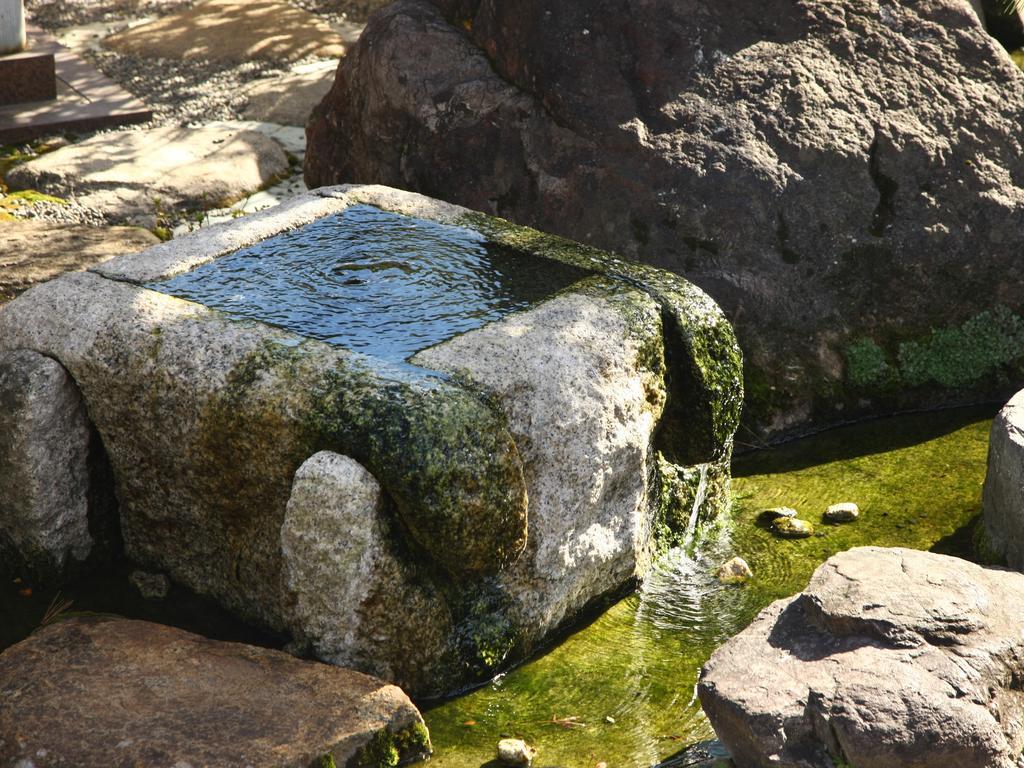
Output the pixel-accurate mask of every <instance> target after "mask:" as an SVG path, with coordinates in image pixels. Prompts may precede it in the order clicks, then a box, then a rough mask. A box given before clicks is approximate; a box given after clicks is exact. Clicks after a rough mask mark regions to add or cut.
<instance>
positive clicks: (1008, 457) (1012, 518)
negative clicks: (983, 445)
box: [982, 391, 1024, 571]
mask: <svg viewBox="0 0 1024 768" xmlns="http://www.w3.org/2000/svg"><path fill="white" fill-rule="evenodd" d="M982 510H983V519H984V522H985V530H986V533H987V537H986V544H987V545H988V548H989V549H990V550H991V554H992V555H994V556H996V557H998V558H1001V559H1003V560H1004V561H1005V562H1007V563H1008V564H1009V565H1010V567H1012V568H1016V569H1017V570H1018V571H1021V570H1024V391H1021V392H1018V393H1017V394H1016V395H1014V396H1013V398H1012V399H1011V400H1010V402H1008V403H1007V404H1006V406H1005V407H1004V408H1003V409H1002V410H1001V411H1000V412H999V414H998V415H997V416H996V417H995V419H993V421H992V429H991V431H990V432H989V444H988V472H987V473H986V475H985V488H984V492H983V494H982Z"/></svg>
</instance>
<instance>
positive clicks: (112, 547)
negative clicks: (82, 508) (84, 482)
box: [87, 423, 124, 563]
mask: <svg viewBox="0 0 1024 768" xmlns="http://www.w3.org/2000/svg"><path fill="white" fill-rule="evenodd" d="M87 461H88V468H89V490H88V494H87V500H88V501H87V504H88V507H87V508H88V520H89V535H90V536H91V537H92V540H93V542H94V544H93V552H92V555H91V556H90V559H94V560H95V561H96V562H99V563H110V562H113V561H114V560H115V559H117V558H119V557H121V556H122V555H123V553H124V541H123V540H122V538H121V516H120V509H119V508H118V502H117V493H116V490H115V483H114V468H113V467H112V466H111V464H110V457H109V456H108V455H107V449H106V447H105V446H104V445H103V439H102V438H101V437H100V433H99V431H98V430H97V429H96V427H95V426H94V425H93V424H92V423H90V425H89V452H88V459H87Z"/></svg>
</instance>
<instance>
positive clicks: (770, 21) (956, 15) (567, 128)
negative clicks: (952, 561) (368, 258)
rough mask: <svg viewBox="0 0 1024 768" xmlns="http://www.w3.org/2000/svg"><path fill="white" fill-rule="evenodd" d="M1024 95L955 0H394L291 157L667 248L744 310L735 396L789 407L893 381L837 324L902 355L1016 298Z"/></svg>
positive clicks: (676, 261) (317, 171)
mask: <svg viewBox="0 0 1024 768" xmlns="http://www.w3.org/2000/svg"><path fill="white" fill-rule="evenodd" d="M435 6H440V7H442V8H443V12H444V13H446V14H447V18H446V17H445V16H444V15H443V14H442V11H439V10H438V7H435ZM1022 111H1024V80H1022V78H1021V76H1020V72H1019V71H1018V70H1017V69H1016V67H1015V66H1014V65H1013V63H1012V62H1011V60H1010V59H1009V57H1008V56H1007V55H1006V53H1005V52H1004V51H1003V50H1002V49H1001V48H1000V47H999V46H998V45H997V43H996V42H995V41H994V40H993V39H992V38H991V37H990V36H989V35H987V34H986V33H985V31H984V30H983V29H982V28H981V26H980V25H979V23H978V19H977V17H976V16H975V14H974V12H973V11H972V10H971V8H970V6H969V5H968V4H967V3H966V2H962V1H961V0H923V1H922V2H914V3H895V4H892V3H879V2H876V0H853V1H852V2H844V3H840V4H836V3H834V2H825V1H824V0H810V1H808V2H800V3H793V2H790V1H789V0H769V2H766V3H765V2H762V3H751V2H738V1H736V0H732V1H730V2H719V3H679V2H676V1H675V0H652V1H651V2H644V3H635V2H627V0H582V1H580V2H571V3H569V2H567V3H551V2H539V1H538V0H523V2H501V1H500V0H435V2H434V3H431V2H428V0H399V2H396V3H393V4H392V5H391V6H389V7H388V8H385V9H383V10H381V11H380V12H378V13H377V14H375V15H374V17H372V18H371V20H370V22H369V24H368V25H367V28H366V31H365V32H364V34H363V36H362V37H361V38H360V41H359V43H358V44H357V45H356V46H355V47H354V49H353V50H352V51H351V52H350V53H349V55H348V56H347V57H346V59H345V61H344V62H343V64H342V67H341V69H340V71H339V74H338V78H337V81H336V83H335V87H334V89H333V90H332V91H331V93H330V94H329V95H328V96H327V98H326V99H325V100H324V102H323V103H322V104H321V105H320V107H319V108H318V109H317V111H316V112H315V113H314V115H313V118H312V119H311V121H310V123H309V126H308V131H307V133H308V138H309V144H308V151H307V154H306V179H307V182H308V183H309V185H310V186H317V185H321V184H328V183H335V182H341V181H344V182H373V183H382V184H389V185H392V186H397V187H402V188H406V189H412V190H416V191H420V192H425V193H427V194H430V195H432V196H435V197H440V198H443V199H445V200H449V201H451V202H455V203H459V204H461V205H465V206H468V207H471V208H476V209H479V210H482V211H486V212H488V213H496V214H497V215H500V216H503V217H505V218H508V219H511V220H513V221H515V222H517V223H520V224H528V225H531V226H534V227H537V228H538V229H541V230H544V231H550V232H555V233H557V234H561V235H565V236H567V237H570V238H572V239H574V240H577V241H581V242H585V243H588V244H590V245H595V246H598V247H601V248H605V249H608V250H614V251H617V252H619V253H621V254H623V255H625V256H628V257H631V258H637V259H640V260H642V261H645V262H648V263H651V264H655V265H657V266H662V267H667V268H670V269H672V270H674V271H676V272H679V273H681V274H684V275H685V276H686V277H687V278H689V279H690V280H692V281H693V282H695V283H696V284H697V285H699V286H700V287H701V288H703V289H705V290H706V291H708V292H709V293H710V294H711V295H712V296H713V297H714V298H715V299H716V300H717V301H718V302H719V304H721V305H722V307H723V309H725V311H726V314H727V315H728V316H729V318H730V319H731V320H732V321H733V323H734V324H735V326H736V330H737V334H738V336H739V337H740V343H741V346H742V347H743V349H744V350H745V351H746V352H747V360H746V364H747V368H748V375H749V380H750V381H751V382H752V383H754V384H755V385H756V386H752V387H750V388H749V390H748V393H749V395H750V397H749V398H748V408H747V410H746V413H745V416H746V417H747V418H748V419H750V420H752V421H754V422H756V423H757V424H759V425H760V426H761V427H762V429H763V430H764V431H769V432H782V431H786V430H792V429H795V428H797V427H798V426H799V425H800V424H802V423H807V422H823V421H829V420H835V419H836V418H837V417H838V416H839V415H840V411H839V410H838V408H839V406H845V407H844V408H843V410H842V411H841V415H842V417H843V418H848V417H849V416H850V413H851V409H862V410H865V411H868V410H881V409H884V408H890V407H893V406H894V405H896V404H897V403H896V402H894V401H898V400H899V397H898V395H897V394H895V393H893V392H892V389H887V388H886V387H885V386H884V385H885V384H886V383H887V382H888V379H886V377H885V376H883V375H878V376H877V377H872V376H870V375H867V376H865V375H857V376H854V375H852V374H850V373H849V372H847V373H846V374H845V375H847V376H848V379H847V381H846V382H843V381H841V379H842V377H843V376H844V365H843V362H844V359H845V358H846V354H847V351H848V349H849V348H850V345H851V344H853V343H854V342H858V341H859V342H861V343H865V340H868V339H870V340H872V341H873V342H875V343H877V344H879V345H880V346H881V347H882V349H883V350H884V352H885V353H886V354H887V355H888V359H889V361H890V364H894V363H895V362H896V361H897V356H896V355H897V352H898V346H899V342H900V340H903V339H908V338H914V337H918V338H924V337H927V336H928V334H930V333H931V329H932V328H933V327H934V328H943V327H947V326H950V325H953V324H955V325H960V324H962V323H963V322H965V321H966V320H967V319H969V318H973V317H975V316H976V315H978V314H979V313H981V312H982V311H984V310H987V309H989V308H991V306H992V305H993V304H994V303H996V302H997V301H999V302H1003V303H1005V304H1007V305H1008V306H1009V307H1010V308H1011V309H1015V310H1017V309H1019V308H1020V307H1021V306H1022V305H1024V274H1022V271H1021V266H1020V263H1019V259H1018V258H1017V255H1016V254H1017V253H1018V252H1019V251H1020V249H1021V247H1022V246H1024V230H1022V229H1021V228H1020V227H1019V226H1018V224H1017V222H1018V220H1019V219H1020V217H1021V215H1022V213H1024V192H1022V189H1021V186H1020V182H1019V179H1020V178H1022V177H1024V145H1022V144H1021V142H1020V140H1019V124H1020V114H1021V112H1022ZM854 349H857V347H854ZM883 370H884V369H883ZM860 373H863V372H860ZM984 373H985V370H984V369H983V368H982V367H979V370H978V371H977V374H978V375H977V377H976V378H975V379H974V380H972V381H970V382H968V384H969V386H966V387H965V388H970V386H974V387H976V388H978V389H980V388H982V387H983V386H984V383H985V382H983V381H982V374H984ZM908 386H909V385H908ZM915 386H916V385H915ZM927 386H928V387H930V388H931V389H930V390H929V393H928V394H929V396H934V397H935V398H936V399H942V398H946V399H951V398H960V397H962V394H963V392H962V391H954V390H955V389H957V387H953V386H950V385H945V384H944V383H943V382H942V381H929V382H928V383H927ZM943 386H948V388H947V389H945V390H942V389H941V387H943ZM851 389H852V390H853V394H855V395H857V396H859V395H861V394H864V395H868V396H871V397H876V398H877V399H875V400H870V399H866V400H865V402H864V403H860V402H859V397H848V395H849V394H850V390H851ZM921 397H922V394H921V393H920V392H917V393H913V394H910V395H908V396H907V397H906V400H907V401H911V402H913V401H914V399H915V398H921ZM884 398H890V399H889V400H886V399H884Z"/></svg>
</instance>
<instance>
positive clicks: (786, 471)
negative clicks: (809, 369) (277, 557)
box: [0, 407, 995, 768]
mask: <svg viewBox="0 0 1024 768" xmlns="http://www.w3.org/2000/svg"><path fill="white" fill-rule="evenodd" d="M994 411H995V408H994V407H985V408H976V409H965V410H957V411H947V412H942V413H928V414H918V415H912V416H902V417H898V418H892V419H884V420H880V421H874V422H867V423H863V424H859V425H855V426H851V427H845V428H842V429H837V430H833V431H831V432H827V433H823V434H821V435H818V436H815V437H811V438H807V439H804V440H800V441H797V442H794V443H791V444H789V445H787V446H783V447H781V448H776V449H773V450H769V451H761V452H757V453H754V454H748V455H746V456H741V457H739V458H738V459H737V460H736V461H735V463H734V473H735V479H734V481H733V492H734V495H735V506H734V512H733V516H732V520H733V522H732V524H731V525H730V526H729V527H726V528H723V530H722V533H721V535H718V536H713V537H712V538H711V540H710V541H705V542H704V543H703V544H702V547H701V548H700V549H699V550H698V552H697V553H696V554H694V555H693V556H687V555H686V554H685V553H683V552H679V551H675V552H672V553H670V554H669V556H668V557H666V558H665V559H664V561H663V562H662V563H661V565H660V567H659V568H658V570H657V571H656V573H655V574H654V575H653V576H652V577H651V578H650V579H649V580H648V582H647V583H646V584H645V585H644V587H643V589H642V590H641V591H640V592H639V594H637V595H635V596H633V597H630V598H628V599H626V600H623V601H621V602H619V603H618V604H616V605H615V606H613V607H612V608H611V609H610V610H608V611H607V612H605V613H604V614H603V615H602V616H601V617H599V618H598V619H597V620H596V621H594V622H593V623H591V624H590V625H589V626H587V627H585V628H583V629H580V630H579V631H577V632H575V633H574V634H573V635H571V636H570V637H568V638H567V639H566V640H564V641H563V642H562V643H561V644H559V645H558V646H557V647H555V648H553V649H552V650H550V651H549V652H547V653H546V654H544V655H542V656H540V657H538V658H535V659H533V660H531V661H530V662H528V663H527V664H525V665H523V666H521V667H519V668H518V669H516V670H513V671H512V672H510V673H508V674H506V675H504V676H503V677H501V678H500V679H498V680H496V681H494V682H493V683H491V684H489V685H487V686H485V687H483V688H481V689H479V690H477V691H475V692H473V693H471V694H469V695H466V696H463V697H460V698H458V699H454V700H452V701H449V702H446V703H443V704H440V705H438V706H435V707H434V708H432V709H430V710H429V711H427V712H426V713H425V716H426V719H427V723H428V725H429V726H430V729H431V733H432V736H433V740H434V746H435V748H436V756H435V757H434V759H433V760H432V761H431V763H430V764H431V765H433V766H445V767H446V768H452V767H454V768H470V767H471V768H478V766H481V765H483V764H486V763H487V762H488V761H489V760H490V759H491V758H492V756H493V754H494V747H495V744H496V743H497V741H498V739H499V738H500V737H501V736H502V735H506V734H507V735H516V736H522V737H525V738H526V739H527V740H529V741H530V742H531V743H533V744H535V745H536V746H537V747H538V748H539V753H540V754H539V756H538V760H537V762H536V763H535V765H537V766H540V767H543V766H555V765H557V766H562V767H563V768H594V766H595V765H596V764H597V763H599V762H605V763H607V764H608V766H611V767H612V768H632V767H636V768H640V767H641V766H643V767H644V768H646V766H650V765H652V764H654V763H657V762H658V761H659V760H666V759H668V760H669V762H668V763H666V766H668V765H673V766H682V765H686V764H689V762H690V761H689V759H678V760H671V756H673V755H676V754H678V753H680V751H681V750H682V749H683V748H684V747H686V746H687V745H690V744H693V743H694V742H697V741H700V740H702V739H706V738H709V737H711V736H712V732H711V729H710V727H709V726H708V723H707V721H706V720H705V719H704V717H703V715H702V714H701V712H700V707H699V705H698V704H697V702H696V700H695V697H694V686H695V683H696V680H697V673H698V670H699V669H700V666H701V664H702V663H703V662H704V661H705V660H706V659H707V657H708V656H709V655H710V654H711V652H712V650H714V648H715V647H716V646H718V645H719V644H721V643H722V642H724V641H725V640H726V639H727V638H728V637H730V636H731V635H733V634H735V633H736V632H738V631H739V630H741V629H742V628H743V627H745V626H746V625H747V624H748V623H749V622H750V620H751V619H752V618H753V617H754V616H755V615H756V613H757V612H758V611H759V610H760V609H761V608H763V607H764V606H766V605H767V604H768V603H770V602H771V601H772V600H775V599H777V598H780V597H786V596H788V595H791V594H793V593H795V592H797V591H799V590H800V589H802V588H803V587H804V586H805V585H806V583H807V581H808V579H809V578H810V575H811V573H812V571H813V570H814V568H816V567H817V566H818V565H819V564H820V563H821V562H822V561H824V560H825V559H826V558H827V557H829V556H830V555H832V554H833V553H835V552H838V551H841V550H844V549H848V548H850V547H853V546H860V545H866V544H877V545H880V546H906V547H915V548H919V549H931V550H934V551H940V552H944V553H947V554H958V555H961V556H969V554H970V552H969V539H970V531H971V527H972V526H973V525H974V523H975V522H976V520H977V515H978V513H979V510H980V504H981V484H982V481H983V480H984V475H985V457H986V452H987V446H988V429H989V425H990V422H991V416H992V415H993V413H994ZM847 500H850V501H856V502H858V503H859V504H860V507H861V511H862V517H861V519H860V520H859V521H857V522H856V523H852V524H849V525H843V526H825V525H820V524H818V523H819V521H820V516H821V513H822V512H823V511H824V510H825V507H826V506H828V505H829V504H831V503H833V502H837V501H847ZM783 505H788V506H794V507H796V508H797V509H798V510H799V511H800V513H801V515H802V516H804V517H805V518H807V519H810V520H811V521H812V522H814V523H815V524H817V528H818V533H819V535H818V536H815V537H812V538H810V539H803V540H799V541H788V540H780V539H776V538H774V537H773V536H772V535H771V534H770V533H769V532H768V531H767V530H766V529H764V528H763V527H759V526H758V525H757V524H756V522H755V521H756V518H757V511H758V510H761V509H764V508H765V507H775V506H783ZM734 554H737V555H740V556H742V557H744V558H745V559H746V560H747V561H748V562H749V563H750V565H751V567H752V568H753V570H754V574H755V576H754V579H753V580H752V581H751V582H750V583H748V584H746V585H743V586H724V585H722V584H719V583H718V581H717V580H716V579H715V577H714V572H715V570H716V569H717V567H718V566H719V565H720V564H721V563H722V562H724V561H725V560H727V559H729V558H730V557H732V556H733V555H734ZM27 586H29V585H26V584H10V583H8V584H3V585H0V617H2V619H3V620H0V648H3V647H5V646H6V645H9V644H11V643H13V642H16V641H17V640H19V639H21V638H22V637H25V636H26V635H27V634H28V633H29V632H31V631H32V629H33V628H34V627H36V626H38V623H39V621H40V618H41V616H42V615H43V613H44V612H45V610H46V608H47V606H48V604H49V602H50V600H51V599H52V593H50V592H46V591H36V592H33V593H32V594H31V595H30V596H23V595H22V594H21V591H22V590H24V589H25V588H26V587H27ZM66 597H69V598H72V599H73V600H74V601H75V603H74V609H78V610H99V611H110V612H117V613H121V614H122V615H128V616H131V617H135V618H145V619H149V620H153V621H162V622H164V623H169V624H174V625H177V626H183V627H185V628H186V629H192V630H193V631H198V632H200V633H204V634H208V635H211V636H214V637H218V638H221V639H231V640H241V641H247V642H254V643H259V644H264V643H271V644H272V643H273V642H274V638H270V637H267V636H266V635H260V634H259V633H256V632H255V631H253V630H249V629H247V628H245V627H244V626H242V625H240V624H238V622H234V621H232V620H231V619H230V618H229V617H226V616H224V615H223V613H222V612H221V611H220V610H219V609H218V608H216V607H215V606H213V605H212V604H210V603H206V602H205V601H203V600H202V599H201V598H197V597H195V596H191V595H188V594H187V593H185V592H184V590H181V589H179V588H174V589H173V590H172V593H171V595H170V597H168V598H167V600H166V601H163V602H151V601H143V600H142V599H141V598H139V597H138V596H137V595H133V594H132V593H131V591H130V589H129V588H128V587H127V575H126V571H122V572H119V573H114V574H105V575H103V576H101V577H97V578H94V579H91V580H88V581H85V582H82V583H79V584H76V585H75V586H74V587H73V588H71V589H69V590H66Z"/></svg>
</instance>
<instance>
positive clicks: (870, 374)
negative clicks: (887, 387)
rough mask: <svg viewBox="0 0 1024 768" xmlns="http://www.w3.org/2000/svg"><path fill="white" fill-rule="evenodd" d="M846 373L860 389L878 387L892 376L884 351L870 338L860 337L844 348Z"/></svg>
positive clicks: (851, 381)
mask: <svg viewBox="0 0 1024 768" xmlns="http://www.w3.org/2000/svg"><path fill="white" fill-rule="evenodd" d="M845 357H846V375H847V376H848V377H849V379H850V383H851V384H853V385H854V386H855V387H858V388H860V389H869V388H871V387H879V386H882V385H884V384H886V383H887V382H889V381H891V380H892V378H893V369H892V367H891V366H890V365H889V363H888V362H887V361H886V359H885V352H884V351H883V350H882V348H881V347H880V346H878V345H877V344H876V343H875V342H874V341H872V340H871V339H861V340H859V341H855V342H854V343H853V344H850V345H849V346H848V347H847V348H846V354H845Z"/></svg>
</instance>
